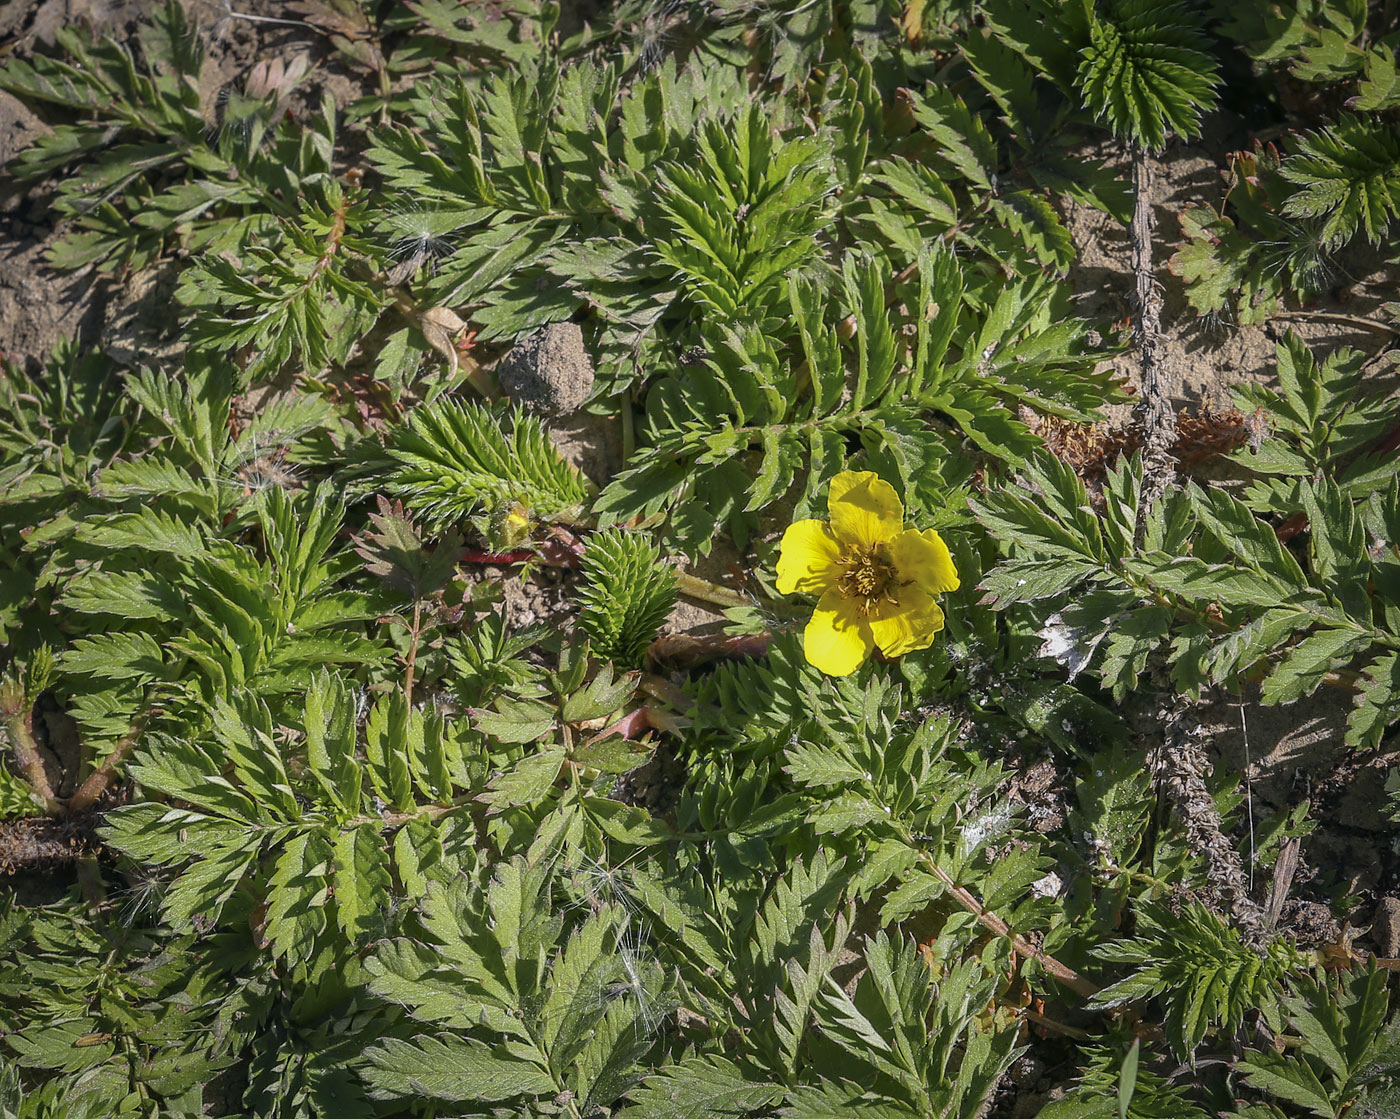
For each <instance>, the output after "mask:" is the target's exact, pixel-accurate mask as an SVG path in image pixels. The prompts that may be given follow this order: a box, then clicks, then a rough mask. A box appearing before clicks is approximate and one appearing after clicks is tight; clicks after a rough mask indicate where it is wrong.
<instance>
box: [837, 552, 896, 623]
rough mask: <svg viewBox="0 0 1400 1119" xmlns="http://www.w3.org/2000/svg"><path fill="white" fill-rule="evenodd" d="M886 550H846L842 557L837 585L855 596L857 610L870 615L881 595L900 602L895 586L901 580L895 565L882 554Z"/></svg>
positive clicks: (847, 595)
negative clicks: (895, 592) (895, 593)
mask: <svg viewBox="0 0 1400 1119" xmlns="http://www.w3.org/2000/svg"><path fill="white" fill-rule="evenodd" d="M882 551H883V549H881V548H878V547H874V548H852V549H847V550H846V553H845V555H844V556H843V557H842V560H841V577H840V579H839V581H838V585H839V586H840V588H841V593H842V594H843V595H845V596H846V597H847V598H851V599H855V600H856V602H857V605H856V609H858V610H859V611H860V612H861V613H862V614H869V613H870V612H871V611H872V610H874V609H875V605H876V603H878V602H879V601H880V600H881V599H882V598H883V599H885V600H886V601H889V602H897V601H898V600H897V599H896V598H895V595H894V588H895V587H896V586H897V585H898V583H899V576H898V575H897V574H896V572H895V569H894V564H892V563H891V562H890V561H889V559H888V558H887V557H886V556H885V555H882V554H881V553H882Z"/></svg>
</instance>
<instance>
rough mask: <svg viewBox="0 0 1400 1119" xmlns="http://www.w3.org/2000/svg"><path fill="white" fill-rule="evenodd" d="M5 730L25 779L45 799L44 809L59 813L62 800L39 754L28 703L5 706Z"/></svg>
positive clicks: (31, 710) (40, 797) (48, 811)
mask: <svg viewBox="0 0 1400 1119" xmlns="http://www.w3.org/2000/svg"><path fill="white" fill-rule="evenodd" d="M5 734H6V737H8V738H9V740H10V748H11V749H12V750H14V752H15V761H16V762H18V763H19V768H20V770H21V772H22V773H23V774H24V779H25V781H26V782H28V784H29V787H30V788H31V789H32V790H33V791H34V795H35V796H37V797H38V798H39V800H40V801H42V802H43V805H44V811H45V812H46V813H47V814H48V815H50V816H57V815H58V814H59V813H60V812H62V811H63V802H62V801H60V800H59V799H58V797H56V796H54V791H53V786H52V785H50V784H49V775H48V774H47V773H46V772H45V771H44V759H43V758H42V757H40V756H39V744H38V743H37V742H35V741H34V710H33V708H32V707H30V706H29V705H28V704H26V703H21V704H18V705H15V706H14V707H9V706H7V707H6V710H5Z"/></svg>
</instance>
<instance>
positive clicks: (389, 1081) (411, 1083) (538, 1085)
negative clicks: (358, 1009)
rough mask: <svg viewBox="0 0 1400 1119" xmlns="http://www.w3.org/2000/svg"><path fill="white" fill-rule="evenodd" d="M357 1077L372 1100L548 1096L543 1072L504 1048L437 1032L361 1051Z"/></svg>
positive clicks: (549, 1082)
mask: <svg viewBox="0 0 1400 1119" xmlns="http://www.w3.org/2000/svg"><path fill="white" fill-rule="evenodd" d="M365 1056H366V1057H367V1058H368V1061H369V1065H368V1067H367V1068H365V1069H364V1071H363V1073H362V1075H363V1076H364V1078H365V1082H366V1083H367V1084H368V1086H369V1092H370V1095H371V1096H372V1097H373V1098H374V1099H379V1100H393V1099H414V1098H423V1097H427V1098H428V1099H436V1100H445V1101H447V1102H449V1103H476V1104H483V1103H499V1102H501V1101H503V1100H511V1099H516V1098H519V1097H522V1096H527V1097H534V1096H551V1097H552V1096H554V1095H556V1094H557V1092H558V1087H557V1086H556V1084H555V1083H554V1080H553V1078H552V1077H551V1076H550V1075H549V1073H548V1072H547V1071H546V1070H544V1069H542V1068H540V1067H539V1066H537V1065H535V1064H531V1063H530V1062H528V1061H523V1060H521V1059H519V1058H518V1057H517V1056H515V1055H514V1054H513V1053H511V1052H510V1051H509V1050H507V1049H505V1048H497V1049H492V1048H491V1047H490V1046H487V1045H483V1044H482V1043H481V1042H479V1041H474V1040H472V1039H470V1038H464V1037H458V1036H457V1035H455V1034H440V1035H438V1036H436V1037H419V1038H417V1039H416V1040H415V1041H412V1042H408V1041H400V1040H399V1039H397V1038H385V1039H384V1040H383V1041H382V1042H380V1044H379V1046H378V1047H376V1048H372V1049H368V1050H366V1051H365Z"/></svg>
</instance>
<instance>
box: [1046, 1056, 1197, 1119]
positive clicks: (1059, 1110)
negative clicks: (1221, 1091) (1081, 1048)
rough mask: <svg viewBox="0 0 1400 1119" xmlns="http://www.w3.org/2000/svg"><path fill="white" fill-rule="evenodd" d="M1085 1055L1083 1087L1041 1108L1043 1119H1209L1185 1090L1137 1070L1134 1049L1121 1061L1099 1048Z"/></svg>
mask: <svg viewBox="0 0 1400 1119" xmlns="http://www.w3.org/2000/svg"><path fill="white" fill-rule="evenodd" d="M1085 1055H1086V1056H1087V1057H1088V1058H1089V1062H1088V1064H1087V1065H1085V1067H1084V1068H1083V1069H1082V1070H1081V1072H1080V1074H1079V1083H1078V1084H1076V1085H1075V1086H1074V1088H1073V1089H1072V1090H1071V1091H1070V1092H1069V1093H1068V1094H1067V1095H1066V1096H1065V1097H1064V1099H1061V1100H1057V1101H1055V1102H1054V1103H1052V1104H1050V1105H1049V1106H1048V1107H1045V1108H1043V1109H1042V1110H1041V1112H1040V1116H1039V1119H1124V1117H1126V1119H1208V1117H1207V1113H1206V1112H1205V1111H1202V1110H1201V1109H1200V1108H1199V1107H1197V1106H1196V1105H1195V1104H1194V1103H1192V1102H1191V1100H1190V1099H1189V1097H1188V1093H1187V1090H1186V1089H1185V1088H1184V1087H1183V1086H1181V1085H1178V1084H1172V1083H1171V1082H1170V1081H1169V1080H1167V1079H1166V1078H1165V1077H1162V1076H1159V1075H1157V1074H1156V1073H1154V1072H1151V1071H1149V1070H1147V1069H1144V1068H1141V1067H1138V1066H1137V1065H1136V1064H1135V1062H1133V1060H1132V1058H1133V1056H1135V1055H1136V1048H1133V1049H1130V1050H1129V1053H1128V1055H1127V1056H1120V1054H1119V1053H1117V1052H1115V1051H1114V1050H1112V1049H1108V1048H1103V1047H1097V1046H1096V1047H1093V1048H1090V1049H1088V1050H1087V1052H1086V1054H1085Z"/></svg>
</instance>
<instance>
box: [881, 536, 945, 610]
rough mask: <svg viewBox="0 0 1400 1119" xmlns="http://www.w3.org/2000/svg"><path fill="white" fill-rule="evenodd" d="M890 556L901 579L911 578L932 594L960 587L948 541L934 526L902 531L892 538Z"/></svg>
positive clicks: (904, 580) (906, 580) (903, 580)
mask: <svg viewBox="0 0 1400 1119" xmlns="http://www.w3.org/2000/svg"><path fill="white" fill-rule="evenodd" d="M890 559H891V560H892V561H893V563H894V569H895V571H896V572H898V574H899V578H900V581H901V582H908V581H909V580H911V579H912V580H913V581H914V582H916V583H918V584H919V586H921V587H923V588H924V590H926V591H928V592H929V594H943V593H944V592H945V591H955V590H957V589H958V585H959V584H958V569H957V568H956V567H954V566H953V557H952V555H951V554H950V553H949V552H948V545H947V544H945V543H943V537H941V536H939V535H938V533H937V532H935V531H934V530H933V529H931V528H926V529H924V531H923V532H919V531H917V530H915V529H912V528H911V529H908V530H907V531H905V532H901V533H900V534H899V535H898V536H896V537H895V538H894V539H893V540H892V541H890Z"/></svg>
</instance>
